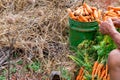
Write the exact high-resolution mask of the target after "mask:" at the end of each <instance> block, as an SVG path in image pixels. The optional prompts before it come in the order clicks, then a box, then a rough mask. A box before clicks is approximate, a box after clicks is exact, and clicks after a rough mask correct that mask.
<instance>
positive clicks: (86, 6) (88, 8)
mask: <svg viewBox="0 0 120 80" xmlns="http://www.w3.org/2000/svg"><path fill="white" fill-rule="evenodd" d="M83 7H84V8H86V10H87V11H88V13H92V9H91V8H90V6H88V5H87V4H86V3H83Z"/></svg>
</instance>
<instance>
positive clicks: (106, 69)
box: [105, 64, 108, 76]
mask: <svg viewBox="0 0 120 80" xmlns="http://www.w3.org/2000/svg"><path fill="white" fill-rule="evenodd" d="M105 71H106V72H105V76H107V74H108V65H107V64H106V68H105Z"/></svg>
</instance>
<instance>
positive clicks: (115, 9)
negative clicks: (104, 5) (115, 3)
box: [112, 7, 120, 11]
mask: <svg viewBox="0 0 120 80" xmlns="http://www.w3.org/2000/svg"><path fill="white" fill-rule="evenodd" d="M112 9H113V10H114V11H120V7H112Z"/></svg>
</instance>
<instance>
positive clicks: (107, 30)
mask: <svg viewBox="0 0 120 80" xmlns="http://www.w3.org/2000/svg"><path fill="white" fill-rule="evenodd" d="M99 26H100V32H101V33H102V34H106V35H110V34H111V33H113V32H114V31H116V29H115V27H114V24H113V22H112V20H111V19H110V18H109V19H108V20H106V21H104V22H101V24H100V25H99Z"/></svg>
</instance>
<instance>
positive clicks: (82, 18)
mask: <svg viewBox="0 0 120 80" xmlns="http://www.w3.org/2000/svg"><path fill="white" fill-rule="evenodd" d="M79 19H80V20H82V21H83V22H88V20H87V19H86V18H85V17H84V16H82V15H79Z"/></svg>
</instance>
